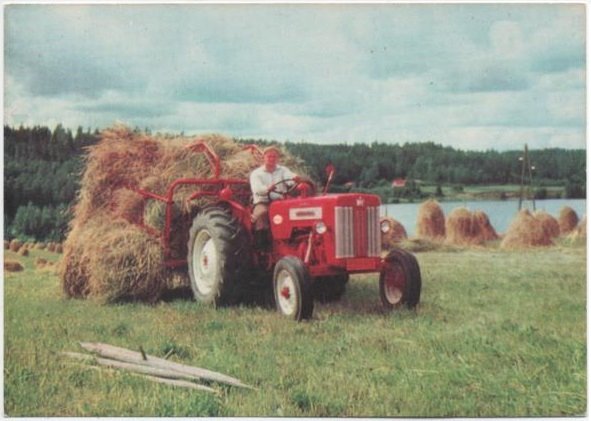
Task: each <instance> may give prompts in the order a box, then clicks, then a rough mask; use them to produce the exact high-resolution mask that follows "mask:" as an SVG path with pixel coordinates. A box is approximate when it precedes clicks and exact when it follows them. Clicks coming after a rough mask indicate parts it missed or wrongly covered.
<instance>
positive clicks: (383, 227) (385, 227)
mask: <svg viewBox="0 0 591 421" xmlns="http://www.w3.org/2000/svg"><path fill="white" fill-rule="evenodd" d="M391 229H392V227H391V226H390V222H388V221H382V222H380V230H381V231H382V232H383V233H384V234H385V233H387V232H389V231H390V230H391Z"/></svg>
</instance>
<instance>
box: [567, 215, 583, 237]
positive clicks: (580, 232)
mask: <svg viewBox="0 0 591 421" xmlns="http://www.w3.org/2000/svg"><path fill="white" fill-rule="evenodd" d="M568 239H569V240H570V241H580V240H582V241H584V240H586V239H587V216H586V215H584V216H583V217H582V218H581V220H580V221H579V224H578V225H577V227H576V228H575V229H574V230H572V232H571V233H570V234H569V235H568Z"/></svg>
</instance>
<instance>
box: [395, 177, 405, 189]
mask: <svg viewBox="0 0 591 421" xmlns="http://www.w3.org/2000/svg"><path fill="white" fill-rule="evenodd" d="M405 186H406V179H405V178H395V179H394V180H392V188H396V187H405Z"/></svg>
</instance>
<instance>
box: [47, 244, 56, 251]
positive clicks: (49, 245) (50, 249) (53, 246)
mask: <svg viewBox="0 0 591 421" xmlns="http://www.w3.org/2000/svg"><path fill="white" fill-rule="evenodd" d="M47 251H50V252H52V253H54V252H55V243H54V242H49V243H47Z"/></svg>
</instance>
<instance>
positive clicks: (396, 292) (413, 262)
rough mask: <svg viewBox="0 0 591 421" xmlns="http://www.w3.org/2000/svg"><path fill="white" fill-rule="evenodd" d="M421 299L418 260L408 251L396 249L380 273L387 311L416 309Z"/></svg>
mask: <svg viewBox="0 0 591 421" xmlns="http://www.w3.org/2000/svg"><path fill="white" fill-rule="evenodd" d="M420 297H421V271H420V269H419V264H418V262H417V259H416V258H415V257H414V256H413V255H412V254H410V253H408V252H407V251H404V250H401V249H394V250H392V251H390V253H388V255H387V256H386V257H385V259H384V266H383V267H382V270H381V272H380V298H381V300H382V304H383V305H384V307H385V308H386V309H387V310H392V309H394V308H399V307H402V306H406V307H408V308H414V307H415V306H416V305H417V304H418V303H419V300H420Z"/></svg>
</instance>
